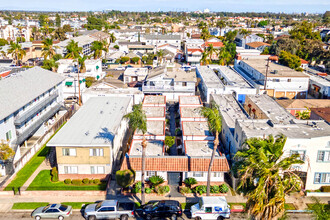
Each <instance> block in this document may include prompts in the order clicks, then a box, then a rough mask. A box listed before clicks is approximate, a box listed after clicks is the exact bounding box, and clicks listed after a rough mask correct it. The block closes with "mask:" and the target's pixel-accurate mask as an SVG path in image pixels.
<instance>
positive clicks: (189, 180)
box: [184, 177, 197, 189]
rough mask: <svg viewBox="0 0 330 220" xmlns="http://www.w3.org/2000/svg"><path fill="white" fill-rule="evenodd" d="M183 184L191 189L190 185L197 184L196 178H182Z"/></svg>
mask: <svg viewBox="0 0 330 220" xmlns="http://www.w3.org/2000/svg"><path fill="white" fill-rule="evenodd" d="M184 184H186V186H188V187H189V188H190V189H191V186H192V185H195V184H197V180H196V179H195V178H194V177H189V178H186V179H185V180H184Z"/></svg>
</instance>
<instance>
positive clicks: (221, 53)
mask: <svg viewBox="0 0 330 220" xmlns="http://www.w3.org/2000/svg"><path fill="white" fill-rule="evenodd" d="M231 58H232V56H231V54H230V52H229V51H228V50H227V48H226V47H222V48H220V49H219V50H218V59H219V65H222V66H224V65H227V64H228V63H229V62H230V60H231Z"/></svg>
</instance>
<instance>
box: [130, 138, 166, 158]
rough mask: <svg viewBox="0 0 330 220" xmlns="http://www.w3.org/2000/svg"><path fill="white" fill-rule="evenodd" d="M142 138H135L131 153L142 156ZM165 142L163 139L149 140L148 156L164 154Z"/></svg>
mask: <svg viewBox="0 0 330 220" xmlns="http://www.w3.org/2000/svg"><path fill="white" fill-rule="evenodd" d="M141 143H142V140H133V141H132V145H131V149H130V151H129V155H133V156H134V155H136V156H140V155H141V156H142V146H141ZM163 154H164V142H163V141H157V140H152V141H150V140H149V141H147V148H146V156H163Z"/></svg>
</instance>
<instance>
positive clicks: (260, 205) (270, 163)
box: [233, 135, 304, 220]
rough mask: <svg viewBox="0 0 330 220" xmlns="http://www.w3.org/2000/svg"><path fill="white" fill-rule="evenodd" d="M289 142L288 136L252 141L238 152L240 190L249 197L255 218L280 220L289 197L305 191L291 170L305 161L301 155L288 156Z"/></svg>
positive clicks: (248, 208) (236, 167)
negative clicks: (285, 147) (288, 195)
mask: <svg viewBox="0 0 330 220" xmlns="http://www.w3.org/2000/svg"><path fill="white" fill-rule="evenodd" d="M285 142H286V137H285V136H284V135H279V136H277V138H276V139H274V137H273V136H272V135H270V136H268V138H264V139H262V138H250V139H248V140H246V141H245V143H244V145H243V150H240V151H238V152H237V153H236V156H235V159H236V160H237V162H236V163H235V164H234V167H233V171H234V172H235V171H237V174H238V176H239V177H240V181H241V182H240V184H239V186H238V190H239V191H240V192H242V193H243V194H244V195H245V196H246V197H247V198H248V201H247V203H246V208H247V210H248V211H249V214H250V215H252V217H253V218H254V219H265V220H270V219H278V218H279V217H281V216H282V215H283V214H284V211H285V210H284V204H285V195H286V194H288V193H290V192H292V191H299V190H300V189H301V186H302V181H301V179H300V178H299V176H298V175H297V174H296V173H295V171H294V170H293V169H292V168H291V167H292V165H294V164H303V163H304V162H303V161H302V160H300V159H299V158H300V156H299V154H293V155H291V156H289V157H285V156H284V152H283V147H284V145H285Z"/></svg>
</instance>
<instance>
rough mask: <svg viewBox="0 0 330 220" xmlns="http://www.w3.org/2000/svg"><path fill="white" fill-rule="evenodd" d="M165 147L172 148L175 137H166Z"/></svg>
mask: <svg viewBox="0 0 330 220" xmlns="http://www.w3.org/2000/svg"><path fill="white" fill-rule="evenodd" d="M164 143H165V145H166V146H169V147H172V146H173V145H174V144H175V137H174V136H166V137H165V142H164Z"/></svg>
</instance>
